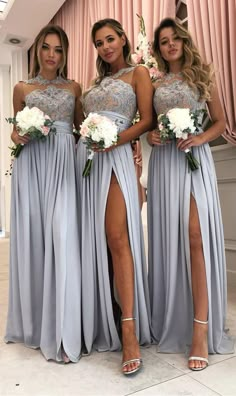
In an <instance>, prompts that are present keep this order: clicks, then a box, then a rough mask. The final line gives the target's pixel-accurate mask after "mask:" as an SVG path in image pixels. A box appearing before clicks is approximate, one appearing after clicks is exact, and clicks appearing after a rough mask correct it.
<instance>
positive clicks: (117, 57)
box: [95, 26, 126, 64]
mask: <svg viewBox="0 0 236 396" xmlns="http://www.w3.org/2000/svg"><path fill="white" fill-rule="evenodd" d="M125 43H126V40H125V37H124V35H122V36H119V35H118V34H117V33H116V31H115V30H114V29H112V28H111V27H110V26H104V27H102V28H101V29H99V30H97V32H96V34H95V47H96V49H97V51H98V55H99V56H100V57H101V58H102V60H103V61H104V62H107V63H109V64H113V63H118V62H123V61H124V55H123V47H124V45H125Z"/></svg>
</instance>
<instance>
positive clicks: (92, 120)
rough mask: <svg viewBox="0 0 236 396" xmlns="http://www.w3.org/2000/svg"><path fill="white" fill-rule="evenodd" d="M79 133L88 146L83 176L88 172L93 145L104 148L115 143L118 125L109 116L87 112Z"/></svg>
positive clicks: (92, 154)
mask: <svg viewBox="0 0 236 396" xmlns="http://www.w3.org/2000/svg"><path fill="white" fill-rule="evenodd" d="M80 134H81V136H83V138H84V139H85V144H86V146H87V148H88V152H89V155H88V159H87V161H86V164H85V168H84V170H83V176H84V177H86V176H88V175H89V174H90V171H91V166H92V160H93V156H94V151H93V145H94V144H96V145H97V147H99V148H100V149H106V148H108V147H111V146H112V145H113V144H116V143H117V141H118V138H119V135H118V127H117V125H116V124H115V123H114V122H113V121H111V120H110V119H109V118H107V117H105V116H102V115H100V114H97V113H89V115H88V117H87V118H86V119H85V120H84V122H83V123H82V125H81V128H80Z"/></svg>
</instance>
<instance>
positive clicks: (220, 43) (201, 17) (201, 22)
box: [187, 0, 236, 145]
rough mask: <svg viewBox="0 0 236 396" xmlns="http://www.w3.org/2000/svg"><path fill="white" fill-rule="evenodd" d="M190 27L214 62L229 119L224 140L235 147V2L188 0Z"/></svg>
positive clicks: (204, 54)
mask: <svg viewBox="0 0 236 396" xmlns="http://www.w3.org/2000/svg"><path fill="white" fill-rule="evenodd" d="M187 10H188V27H189V30H190V31H191V34H192V36H193V38H194V40H195V42H196V44H197V46H198V47H199V48H200V50H201V53H202V55H203V56H204V57H205V59H206V61H207V62H213V64H214V68H215V71H216V82H217V87H218V91H219V95H220V99H221V104H222V106H223V109H224V112H225V116H226V122H227V126H226V131H225V133H224V134H223V136H224V138H225V139H226V140H227V141H229V142H230V143H232V144H234V145H236V51H235V39H236V0H187Z"/></svg>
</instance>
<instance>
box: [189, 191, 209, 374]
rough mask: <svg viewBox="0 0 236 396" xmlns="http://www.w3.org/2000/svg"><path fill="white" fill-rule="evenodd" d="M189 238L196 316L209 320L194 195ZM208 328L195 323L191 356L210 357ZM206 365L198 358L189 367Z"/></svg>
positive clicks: (191, 202)
mask: <svg viewBox="0 0 236 396" xmlns="http://www.w3.org/2000/svg"><path fill="white" fill-rule="evenodd" d="M189 238H190V255H191V272H192V293H193V307H194V318H196V319H197V320H200V321H207V317H208V295H207V281H206V269H205V260H204V254H203V246H202V236H201V229H200V222H199V217H198V210H197V205H196V201H195V199H194V198H193V196H191V199H190V218H189ZM207 330H208V326H207V325H205V324H201V323H197V322H194V323H193V338H192V346H191V350H190V356H200V357H204V358H207V357H208V343H207ZM205 366H206V363H205V362H201V361H198V360H192V361H189V368H201V367H205Z"/></svg>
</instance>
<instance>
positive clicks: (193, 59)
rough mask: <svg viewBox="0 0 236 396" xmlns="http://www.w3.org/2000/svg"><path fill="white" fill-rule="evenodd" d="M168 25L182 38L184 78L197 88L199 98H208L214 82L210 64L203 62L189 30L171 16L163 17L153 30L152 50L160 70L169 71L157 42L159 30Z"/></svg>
mask: <svg viewBox="0 0 236 396" xmlns="http://www.w3.org/2000/svg"><path fill="white" fill-rule="evenodd" d="M169 27H171V28H173V29H174V32H175V33H176V34H177V36H178V37H179V38H181V39H182V40H183V65H182V67H183V68H182V73H183V77H184V79H185V80H186V81H187V83H188V84H189V86H190V87H192V88H195V89H196V88H197V89H198V91H199V94H200V100H210V99H211V88H212V85H213V84H214V81H213V68H212V65H211V64H206V63H205V62H203V60H202V58H201V56H200V53H199V51H198V49H197V47H196V45H195V44H194V42H193V39H192V37H191V35H190V33H189V31H188V30H187V29H185V28H184V27H183V26H182V25H180V24H179V23H178V22H176V21H175V20H174V19H172V18H165V19H163V20H162V21H161V23H160V24H159V26H158V27H157V28H156V30H155V32H154V42H153V52H154V56H155V58H156V60H157V62H158V67H159V69H160V71H163V72H165V73H168V72H169V64H168V62H167V61H165V60H164V59H163V58H162V56H161V52H160V42H159V40H160V33H161V31H162V30H163V29H164V28H169Z"/></svg>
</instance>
